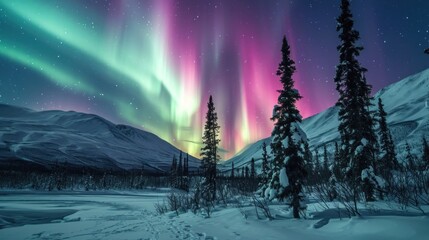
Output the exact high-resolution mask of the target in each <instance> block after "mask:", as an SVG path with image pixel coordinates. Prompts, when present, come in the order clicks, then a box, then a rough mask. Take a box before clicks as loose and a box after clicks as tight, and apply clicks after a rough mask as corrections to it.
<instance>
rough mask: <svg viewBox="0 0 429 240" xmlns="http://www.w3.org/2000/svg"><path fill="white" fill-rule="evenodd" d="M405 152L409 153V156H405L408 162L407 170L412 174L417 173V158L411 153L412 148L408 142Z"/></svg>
mask: <svg viewBox="0 0 429 240" xmlns="http://www.w3.org/2000/svg"><path fill="white" fill-rule="evenodd" d="M405 151H406V153H407V155H406V156H405V160H407V161H406V164H407V169H408V170H409V171H412V172H414V171H417V166H416V162H415V157H414V155H413V153H412V152H411V146H410V144H408V142H407V143H406V144H405Z"/></svg>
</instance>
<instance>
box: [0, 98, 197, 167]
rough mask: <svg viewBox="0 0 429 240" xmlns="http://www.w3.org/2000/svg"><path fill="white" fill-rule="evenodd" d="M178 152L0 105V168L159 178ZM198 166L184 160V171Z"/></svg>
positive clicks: (95, 125) (103, 123) (151, 139)
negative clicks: (62, 168) (59, 166)
mask: <svg viewBox="0 0 429 240" xmlns="http://www.w3.org/2000/svg"><path fill="white" fill-rule="evenodd" d="M173 155H176V156H178V155H179V150H178V149H176V148H175V147H174V146H172V145H171V144H169V143H167V142H166V141H164V140H162V139H161V138H159V137H158V136H156V135H154V134H152V133H149V132H146V131H143V130H139V129H136V128H133V127H130V126H126V125H115V124H113V123H112V122H109V121H107V120H106V119H104V118H102V117H99V116H97V115H93V114H86V113H78V112H73V111H70V112H65V111H42V112H37V111H33V110H30V109H26V108H21V107H16V106H10V105H4V104H0V166H3V167H8V166H17V165H18V166H21V165H24V166H25V165H26V166H31V167H37V166H45V167H46V166H47V167H49V166H52V165H53V164H56V163H63V164H64V163H67V165H68V166H74V167H81V166H85V167H90V168H93V169H111V170H136V169H142V168H143V169H144V170H145V171H147V172H152V173H156V172H162V171H165V170H167V169H169V168H170V165H171V160H172V158H173ZM197 166H199V161H198V160H197V159H196V158H194V157H191V156H189V167H190V168H196V167H197Z"/></svg>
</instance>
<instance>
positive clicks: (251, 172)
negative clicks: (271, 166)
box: [250, 158, 256, 179]
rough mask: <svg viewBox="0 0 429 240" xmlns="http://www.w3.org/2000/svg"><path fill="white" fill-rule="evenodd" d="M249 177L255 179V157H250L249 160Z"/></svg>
mask: <svg viewBox="0 0 429 240" xmlns="http://www.w3.org/2000/svg"><path fill="white" fill-rule="evenodd" d="M250 178H251V179H255V178H256V170H255V159H254V158H252V160H251V161H250Z"/></svg>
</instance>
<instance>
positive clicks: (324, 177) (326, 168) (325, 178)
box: [321, 144, 329, 182]
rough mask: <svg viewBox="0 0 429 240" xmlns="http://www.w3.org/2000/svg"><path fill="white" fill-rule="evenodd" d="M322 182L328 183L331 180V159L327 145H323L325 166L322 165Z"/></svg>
mask: <svg viewBox="0 0 429 240" xmlns="http://www.w3.org/2000/svg"><path fill="white" fill-rule="evenodd" d="M321 172H322V174H321V175H322V181H324V182H326V181H328V179H329V158H328V150H327V149H326V144H325V145H323V165H322V171H321Z"/></svg>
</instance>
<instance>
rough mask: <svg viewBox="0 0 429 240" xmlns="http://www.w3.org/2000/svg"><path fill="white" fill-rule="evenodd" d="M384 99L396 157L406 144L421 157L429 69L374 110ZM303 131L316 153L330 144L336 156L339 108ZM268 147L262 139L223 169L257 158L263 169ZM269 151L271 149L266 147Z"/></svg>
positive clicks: (390, 91) (385, 94)
mask: <svg viewBox="0 0 429 240" xmlns="http://www.w3.org/2000/svg"><path fill="white" fill-rule="evenodd" d="M379 98H381V99H382V101H383V104H384V109H385V111H386V112H387V114H388V116H387V122H388V125H389V127H390V131H391V132H392V135H393V140H394V142H395V145H396V147H397V154H398V155H399V156H400V157H401V156H402V155H403V154H405V153H404V148H405V146H404V145H405V143H406V142H408V143H409V144H410V145H412V146H416V148H415V149H414V152H415V154H420V144H421V139H422V136H426V137H427V138H429V106H428V105H429V69H427V70H424V71H422V72H420V73H418V74H415V75H412V76H409V77H407V78H405V79H403V80H401V81H399V82H396V83H393V84H391V85H389V86H387V87H385V88H383V89H381V90H380V91H378V92H377V93H376V94H375V95H374V101H373V102H374V105H375V106H374V110H376V106H377V105H376V103H377V102H378V99H379ZM301 127H302V129H303V130H304V131H305V133H306V134H307V137H308V139H309V143H310V147H311V148H312V149H316V148H318V147H322V146H323V145H324V144H327V146H328V151H330V152H331V153H332V152H333V150H334V148H333V146H334V143H335V141H339V138H340V136H339V134H338V131H337V128H338V108H337V107H335V106H334V107H330V108H328V109H327V110H325V111H323V112H321V113H318V114H316V115H313V116H311V117H309V118H306V119H304V120H303V122H302V124H301ZM264 141H265V142H266V144H267V146H269V143H270V138H266V139H262V140H259V141H257V142H256V143H254V144H252V145H249V146H248V147H246V148H245V149H244V150H243V151H241V152H240V153H238V154H236V155H235V156H234V157H232V158H231V159H230V160H228V161H226V162H225V163H224V164H223V165H224V169H225V170H227V169H229V168H230V166H231V161H234V164H235V167H240V166H245V165H247V164H249V161H250V160H251V158H252V157H253V158H255V164H256V165H260V163H261V162H260V159H261V157H262V143H263V142H264ZM267 151H268V152H271V149H270V148H269V147H267ZM321 151H322V149H320V150H319V152H320V154H321Z"/></svg>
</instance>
